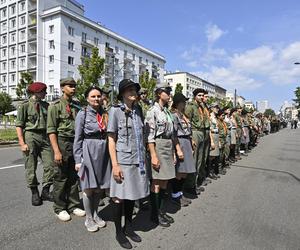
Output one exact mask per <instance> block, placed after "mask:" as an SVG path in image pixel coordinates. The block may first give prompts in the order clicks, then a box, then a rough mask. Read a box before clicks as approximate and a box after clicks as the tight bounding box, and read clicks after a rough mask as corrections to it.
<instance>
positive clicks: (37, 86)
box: [27, 82, 47, 93]
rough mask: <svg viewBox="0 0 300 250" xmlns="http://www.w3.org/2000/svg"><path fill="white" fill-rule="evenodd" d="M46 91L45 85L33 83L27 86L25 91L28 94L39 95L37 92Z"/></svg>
mask: <svg viewBox="0 0 300 250" xmlns="http://www.w3.org/2000/svg"><path fill="white" fill-rule="evenodd" d="M46 89H47V85H46V84H45V83H43V82H33V83H31V84H30V85H29V86H28V88H27V91H28V92H29V93H39V92H42V91H44V90H46Z"/></svg>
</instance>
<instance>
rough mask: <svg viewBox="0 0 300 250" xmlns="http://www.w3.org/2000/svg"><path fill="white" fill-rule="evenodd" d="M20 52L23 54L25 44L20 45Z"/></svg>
mask: <svg viewBox="0 0 300 250" xmlns="http://www.w3.org/2000/svg"><path fill="white" fill-rule="evenodd" d="M21 52H22V53H25V44H21Z"/></svg>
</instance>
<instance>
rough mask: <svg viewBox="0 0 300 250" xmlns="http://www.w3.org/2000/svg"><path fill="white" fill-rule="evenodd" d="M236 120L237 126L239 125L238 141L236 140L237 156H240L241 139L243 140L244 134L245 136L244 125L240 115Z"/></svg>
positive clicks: (237, 115) (237, 129)
mask: <svg viewBox="0 0 300 250" xmlns="http://www.w3.org/2000/svg"><path fill="white" fill-rule="evenodd" d="M235 120H236V124H237V128H236V133H237V139H236V148H235V150H236V154H237V155H238V156H239V155H240V149H241V138H242V134H243V124H242V119H241V116H240V115H239V114H238V113H236V114H235Z"/></svg>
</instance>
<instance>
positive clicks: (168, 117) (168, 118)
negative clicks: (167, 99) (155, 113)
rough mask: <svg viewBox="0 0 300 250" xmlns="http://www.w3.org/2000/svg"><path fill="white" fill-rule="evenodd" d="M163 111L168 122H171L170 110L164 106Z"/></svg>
mask: <svg viewBox="0 0 300 250" xmlns="http://www.w3.org/2000/svg"><path fill="white" fill-rule="evenodd" d="M163 111H164V113H165V114H166V116H167V121H168V123H173V117H172V114H171V112H170V110H169V109H168V108H167V107H164V109H163Z"/></svg>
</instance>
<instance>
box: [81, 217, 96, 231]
mask: <svg viewBox="0 0 300 250" xmlns="http://www.w3.org/2000/svg"><path fill="white" fill-rule="evenodd" d="M84 225H85V227H86V229H87V230H88V231H89V232H97V231H98V229H99V228H98V225H97V224H96V222H95V221H94V220H93V218H86V219H85V222H84Z"/></svg>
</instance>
